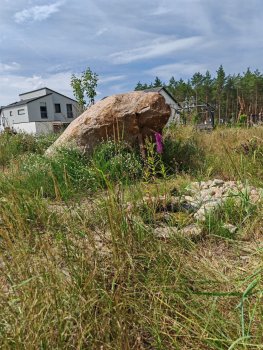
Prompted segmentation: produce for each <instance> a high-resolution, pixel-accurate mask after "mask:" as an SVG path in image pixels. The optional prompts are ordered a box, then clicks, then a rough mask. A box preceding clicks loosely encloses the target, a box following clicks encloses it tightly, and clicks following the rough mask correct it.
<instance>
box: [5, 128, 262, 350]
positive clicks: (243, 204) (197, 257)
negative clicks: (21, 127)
mask: <svg viewBox="0 0 263 350" xmlns="http://www.w3.org/2000/svg"><path fill="white" fill-rule="evenodd" d="M262 135H263V131H262V130H261V129H259V128H258V129H256V130H252V129H251V130H246V129H227V130H216V131H215V132H214V133H212V134H202V133H197V132H194V131H193V130H191V129H188V128H182V129H175V130H169V131H167V139H166V141H165V142H166V145H170V148H169V149H167V150H166V153H165V154H164V156H163V157H162V158H160V157H158V156H156V155H155V153H154V151H153V149H152V150H151V149H150V146H149V149H148V154H149V156H148V159H147V161H146V162H145V163H144V164H143V161H142V160H141V158H140V156H139V154H138V153H137V152H136V151H133V150H132V149H130V147H128V146H127V145H126V144H125V143H118V144H114V143H112V142H110V143H105V144H102V145H101V146H100V147H99V148H98V149H96V150H95V152H94V154H93V155H92V156H91V157H89V158H87V157H86V156H85V155H83V154H81V153H79V152H77V151H76V150H61V151H60V152H59V153H58V154H57V155H56V156H55V157H53V158H46V157H45V156H44V150H45V148H46V147H47V145H48V144H49V139H48V140H47V139H45V138H44V137H43V138H42V140H41V142H42V146H41V147H40V148H36V147H35V146H34V147H32V148H31V146H30V147H28V146H27V145H28V143H29V144H30V145H31V143H30V142H31V141H32V139H31V136H26V135H23V137H22V136H20V135H19V136H18V135H15V136H10V135H9V136H6V135H5V136H2V135H0V144H3V143H4V142H5V139H3V140H2V139H1V138H2V137H3V138H5V137H10V142H11V144H15V145H16V147H14V150H15V151H11V148H12V147H13V146H11V145H10V146H8V147H10V148H9V150H10V152H9V156H8V161H7V162H6V163H5V165H4V173H3V174H2V175H1V176H0V219H1V220H0V347H1V349H103V350H105V349H114V350H116V349H127V350H128V349H136V350H137V349H138V350H139V349H147V350H150V349H151V350H152V349H178V350H179V349H180V350H181V349H182V350H194V349H202V350H203V349H204V350H205V349H218V350H227V349H238V350H250V349H262V348H263V346H262V344H263V322H262V321H263V303H262V291H263V283H262V271H263V269H262V268H263V264H262V262H263V250H262V233H263V230H262V227H263V225H262V222H263V220H262V219H263V217H262V208H261V203H258V204H256V205H254V204H252V203H250V200H249V198H248V197H247V196H246V194H241V193H240V196H239V200H238V204H237V203H236V202H235V203H234V201H233V199H231V198H230V199H229V200H228V201H227V202H226V203H225V204H224V205H222V206H221V207H220V208H218V209H216V210H215V211H214V212H212V213H210V215H209V216H207V218H206V221H205V223H204V227H203V236H202V238H201V239H200V240H197V241H192V240H191V239H190V238H189V237H186V236H184V235H182V234H181V233H180V230H179V232H178V234H175V235H173V236H172V237H170V238H169V239H158V238H157V237H156V236H155V235H154V227H155V225H156V222H158V218H157V217H156V208H155V204H153V205H152V206H150V205H148V206H146V207H145V206H143V205H140V203H142V202H143V197H145V196H148V197H149V196H152V197H156V198H157V199H158V198H162V197H161V196H166V197H167V201H168V200H169V196H170V195H171V192H173V193H177V194H178V193H179V194H180V193H183V192H184V188H185V186H186V185H187V184H188V183H189V182H191V181H198V180H205V179H208V178H214V177H220V178H223V179H232V180H242V181H244V183H245V180H248V181H249V183H252V184H257V185H260V186H261V185H262V182H261V181H262V177H260V176H261V174H262V159H261V158H260V152H261V150H260V149H261V148H260V147H261V146H260V144H261V143H260V142H259V141H257V142H259V143H257V146H253V147H256V149H255V148H254V150H253V151H249V152H246V153H244V152H243V150H241V148H242V149H243V147H242V146H241V148H240V145H241V143H242V142H243V140H247V139H249V140H250V139H252V138H253V137H257V138H262ZM12 137H15V139H12ZM27 138H28V139H27ZM32 142H33V144H34V145H35V144H37V145H39V142H40V141H38V139H37V138H36V139H34V140H33V141H32ZM20 143H21V145H20ZM24 143H25V144H24ZM167 147H168V146H167ZM225 149H226V150H227V152H224V150H225ZM17 150H19V151H17ZM255 151H256V153H255ZM12 152H13V153H12ZM184 155H185V156H184ZM241 155H242V157H241ZM2 156H3V155H2ZM3 157H4V156H3ZM127 202H129V203H130V208H131V209H130V210H128V209H127ZM144 203H145V199H144ZM178 220H179V219H178ZM180 220H182V219H180ZM180 220H179V221H180ZM179 221H178V225H177V221H176V222H175V221H173V220H172V221H169V220H168V221H167V222H162V223H161V224H162V225H168V226H169V225H171V226H174V225H177V226H178V227H179V228H180V225H181V221H180V222H179ZM224 223H230V224H233V225H235V226H237V227H238V231H237V232H236V234H235V235H231V234H229V232H226V231H224V230H223V224H224Z"/></svg>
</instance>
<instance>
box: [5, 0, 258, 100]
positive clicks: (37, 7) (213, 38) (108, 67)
mask: <svg viewBox="0 0 263 350" xmlns="http://www.w3.org/2000/svg"><path fill="white" fill-rule="evenodd" d="M0 18H1V21H0V105H5V104H8V103H11V102H14V101H16V100H17V99H18V94H19V93H22V92H26V91H29V90H33V89H36V88H39V87H42V86H48V87H50V88H52V89H54V90H57V91H60V92H62V93H64V94H67V95H71V96H72V91H71V87H70V76H71V74H72V73H78V72H81V71H82V70H84V69H85V68H86V67H87V66H89V67H91V69H92V70H93V71H95V72H97V73H98V74H99V77H100V81H99V85H98V98H102V97H103V96H105V95H110V94H115V93H120V92H126V91H129V90H133V89H134V86H135V85H136V83H137V82H138V81H139V80H140V81H142V82H150V81H153V80H154V77H155V76H159V77H160V78H161V79H163V80H168V79H169V78H170V77H171V76H172V75H173V76H175V78H176V79H179V78H181V77H182V78H188V77H190V76H191V75H192V74H193V73H194V72H196V71H200V72H205V71H206V70H207V69H209V70H210V71H211V72H212V74H215V71H216V69H217V68H218V66H219V65H220V64H223V66H224V67H225V70H226V72H227V73H238V72H243V71H244V70H246V68H247V67H251V68H252V69H256V68H258V69H259V70H261V71H263V67H262V66H263V60H262V56H263V36H262V25H263V24H262V19H263V1H262V0H249V1H247V0H246V1H245V0H221V1H218V0H132V1H130V0H58V1H56V0H16V1H14V0H0Z"/></svg>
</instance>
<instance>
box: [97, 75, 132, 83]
mask: <svg viewBox="0 0 263 350" xmlns="http://www.w3.org/2000/svg"><path fill="white" fill-rule="evenodd" d="M125 78H126V75H113V76H108V77H102V78H100V79H99V83H100V84H107V83H112V82H115V81H120V80H123V79H125Z"/></svg>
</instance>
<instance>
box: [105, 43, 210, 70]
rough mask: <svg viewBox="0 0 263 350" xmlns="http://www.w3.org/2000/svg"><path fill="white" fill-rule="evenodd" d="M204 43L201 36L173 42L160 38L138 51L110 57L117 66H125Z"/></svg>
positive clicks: (132, 50) (122, 52) (137, 49)
mask: <svg viewBox="0 0 263 350" xmlns="http://www.w3.org/2000/svg"><path fill="white" fill-rule="evenodd" d="M202 41H203V39H202V37H199V36H193V37H188V38H183V39H173V40H171V39H170V40H167V39H166V38H165V39H164V38H158V39H156V40H154V41H152V42H151V44H148V45H145V46H142V47H139V48H136V49H131V50H126V51H121V52H116V53H113V54H111V55H110V59H111V60H112V62H113V63H115V64H125V63H130V62H134V61H138V60H142V59H151V58H155V57H160V56H166V55H169V54H171V53H175V52H178V51H182V50H188V49H190V48H192V47H194V46H196V45H198V44H200V43H202Z"/></svg>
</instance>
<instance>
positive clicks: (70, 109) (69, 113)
mask: <svg viewBox="0 0 263 350" xmlns="http://www.w3.org/2000/svg"><path fill="white" fill-rule="evenodd" d="M67 117H68V118H73V111H72V104H67Z"/></svg>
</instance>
